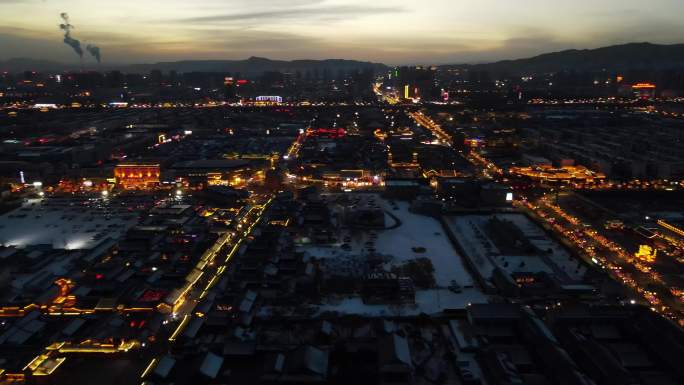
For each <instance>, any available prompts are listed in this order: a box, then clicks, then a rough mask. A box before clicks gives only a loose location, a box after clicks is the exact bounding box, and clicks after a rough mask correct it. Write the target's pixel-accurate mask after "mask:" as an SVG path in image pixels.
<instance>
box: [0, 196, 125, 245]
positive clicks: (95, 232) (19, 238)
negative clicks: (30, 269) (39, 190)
mask: <svg viewBox="0 0 684 385" xmlns="http://www.w3.org/2000/svg"><path fill="white" fill-rule="evenodd" d="M107 213H108V214H105V211H104V210H103V209H100V208H97V207H89V206H84V205H75V206H73V207H71V206H66V207H57V206H51V205H49V204H48V205H46V204H44V202H41V201H30V202H28V203H26V204H25V205H23V206H22V207H20V208H18V209H16V210H13V211H10V212H9V213H6V214H4V215H2V216H0V244H2V245H5V246H16V247H19V248H21V247H25V246H30V245H41V244H47V245H52V247H54V248H56V249H90V248H93V247H95V246H96V245H97V244H99V243H100V242H102V240H103V239H105V238H107V237H109V238H113V239H116V238H119V237H120V236H121V235H122V234H124V233H125V232H126V231H127V230H128V229H129V228H130V227H132V226H133V225H135V224H136V223H137V218H136V217H135V215H132V214H131V213H113V212H112V211H111V210H109V211H107Z"/></svg>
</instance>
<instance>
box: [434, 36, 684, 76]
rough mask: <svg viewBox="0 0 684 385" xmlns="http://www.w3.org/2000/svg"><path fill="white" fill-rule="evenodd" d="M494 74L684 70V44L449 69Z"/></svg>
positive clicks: (605, 49) (614, 48) (631, 46)
mask: <svg viewBox="0 0 684 385" xmlns="http://www.w3.org/2000/svg"><path fill="white" fill-rule="evenodd" d="M443 67H446V68H449V67H454V68H470V69H473V70H482V71H489V72H492V73H511V74H525V73H547V72H559V71H563V70H575V71H600V70H603V69H605V70H608V71H610V70H613V71H620V70H641V69H644V70H664V69H673V68H682V69H684V44H671V45H662V44H651V43H629V44H623V45H614V46H609V47H602V48H596V49H583V50H577V49H570V50H565V51H560V52H552V53H546V54H542V55H538V56H534V57H531V58H526V59H517V60H503V61H498V62H494V63H487V64H475V65H471V64H461V65H447V66H443Z"/></svg>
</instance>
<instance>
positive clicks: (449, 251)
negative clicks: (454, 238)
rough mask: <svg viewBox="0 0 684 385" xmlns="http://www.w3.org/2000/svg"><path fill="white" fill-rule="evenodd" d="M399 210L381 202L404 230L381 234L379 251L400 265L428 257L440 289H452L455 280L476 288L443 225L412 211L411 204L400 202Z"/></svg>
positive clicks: (398, 229) (462, 284) (460, 283)
mask: <svg viewBox="0 0 684 385" xmlns="http://www.w3.org/2000/svg"><path fill="white" fill-rule="evenodd" d="M395 204H396V207H398V210H394V209H393V208H392V206H391V205H390V203H389V202H387V201H385V200H380V205H381V207H383V208H384V209H386V210H387V211H389V212H391V213H392V214H393V215H395V216H396V217H397V218H399V220H400V221H401V223H402V224H401V226H399V227H398V228H396V229H393V230H387V231H382V232H379V233H378V239H377V241H376V242H375V248H376V249H377V250H378V252H379V253H382V254H389V255H392V256H394V257H395V258H396V260H397V261H399V262H403V261H407V260H410V259H415V258H421V257H426V258H429V259H430V260H431V261H432V265H433V266H434V268H435V281H436V283H437V286H442V287H445V286H449V284H450V282H451V281H452V280H456V281H457V282H458V284H459V285H461V286H464V285H472V284H473V279H472V278H471V277H470V274H468V271H467V270H466V268H465V265H464V263H463V259H462V257H461V256H460V255H459V254H458V252H457V251H456V249H454V247H453V245H452V244H451V241H450V240H449V238H448V237H447V236H446V234H445V233H444V229H442V225H441V224H440V223H439V222H438V221H437V220H435V219H434V218H431V217H428V216H424V215H419V214H414V213H412V212H410V211H409V203H408V202H404V201H398V202H396V203H395ZM414 247H423V248H425V252H423V253H416V252H414V251H413V248H414Z"/></svg>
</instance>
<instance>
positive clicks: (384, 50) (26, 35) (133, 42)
mask: <svg viewBox="0 0 684 385" xmlns="http://www.w3.org/2000/svg"><path fill="white" fill-rule="evenodd" d="M682 11H684V4H683V3H682V0H651V1H648V2H646V1H644V0H573V1H565V0H564V1H552V0H423V1H416V0H372V1H369V0H361V1H360V0H231V1H229V0H193V1H188V0H110V1H99V0H0V60H1V59H8V58H14V57H30V58H36V59H50V60H59V61H64V62H74V61H76V60H78V56H77V55H76V54H75V53H74V52H73V51H72V50H71V49H70V48H69V47H68V46H67V45H66V44H64V43H63V42H62V39H63V34H62V31H60V29H59V27H58V25H59V23H60V22H61V20H60V13H61V12H67V13H68V14H69V15H70V17H71V24H73V25H74V27H75V28H74V29H73V31H72V35H73V37H74V38H76V39H79V40H80V41H81V43H82V45H83V46H85V45H86V44H88V43H91V44H97V45H98V46H100V47H101V48H102V56H103V63H131V62H136V63H139V62H154V61H163V60H179V59H244V58H247V57H249V56H262V57H268V58H273V59H323V58H345V59H359V60H372V61H378V62H384V63H387V64H413V63H416V64H418V63H420V64H441V63H462V62H481V61H491V60H497V59H508V58H520V57H526V56H531V55H535V54H540V53H544V52H549V51H557V50H562V49H567V48H596V47H600V46H605V45H611V44H618V43H626V42H643V41H649V42H653V43H684V28H682V23H681V15H682ZM85 60H89V61H92V58H90V57H86V58H85Z"/></svg>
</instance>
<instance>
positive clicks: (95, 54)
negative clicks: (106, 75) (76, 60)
mask: <svg viewBox="0 0 684 385" xmlns="http://www.w3.org/2000/svg"><path fill="white" fill-rule="evenodd" d="M86 50H87V51H88V52H90V54H91V55H93V57H94V58H95V60H97V62H98V63H99V62H100V61H101V60H102V56H101V54H100V47H98V46H96V45H92V44H88V45H87V46H86Z"/></svg>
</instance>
